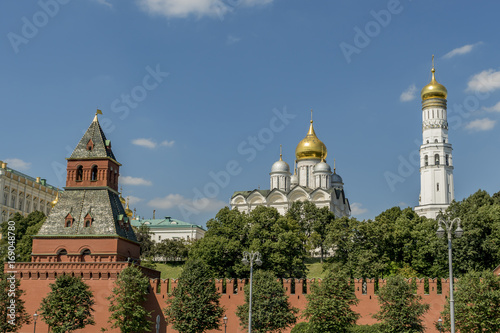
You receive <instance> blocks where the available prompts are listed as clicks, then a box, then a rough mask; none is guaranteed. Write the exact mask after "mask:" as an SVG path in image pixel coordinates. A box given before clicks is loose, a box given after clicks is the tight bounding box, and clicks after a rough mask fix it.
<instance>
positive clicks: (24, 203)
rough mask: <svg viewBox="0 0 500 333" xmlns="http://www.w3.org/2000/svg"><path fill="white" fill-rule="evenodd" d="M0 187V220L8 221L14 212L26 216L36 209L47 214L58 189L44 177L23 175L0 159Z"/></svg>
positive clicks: (55, 198)
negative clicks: (0, 191) (0, 192)
mask: <svg viewBox="0 0 500 333" xmlns="http://www.w3.org/2000/svg"><path fill="white" fill-rule="evenodd" d="M0 189H2V192H3V193H2V196H1V197H0V211H1V216H0V222H4V221H8V220H9V219H10V218H12V216H13V215H14V214H15V213H20V214H22V215H24V216H26V215H28V214H29V213H31V212H34V211H37V210H38V211H41V212H42V213H44V214H45V215H47V214H48V213H49V212H50V209H51V207H52V206H51V203H52V202H55V201H56V200H57V194H58V193H59V189H58V188H57V187H55V186H52V185H49V184H47V181H46V180H45V179H41V178H40V177H37V178H33V177H30V176H28V175H25V174H23V173H21V172H19V171H16V170H14V169H11V168H9V167H8V166H7V163H5V162H2V161H0Z"/></svg>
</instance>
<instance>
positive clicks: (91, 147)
mask: <svg viewBox="0 0 500 333" xmlns="http://www.w3.org/2000/svg"><path fill="white" fill-rule="evenodd" d="M92 149H94V142H93V141H92V139H90V140H89V142H87V150H88V151H92Z"/></svg>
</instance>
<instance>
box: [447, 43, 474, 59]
mask: <svg viewBox="0 0 500 333" xmlns="http://www.w3.org/2000/svg"><path fill="white" fill-rule="evenodd" d="M482 43H483V42H477V43H475V44H468V45H464V46H461V47H457V48H456V49H453V50H451V51H450V52H448V53H446V54H445V55H444V56H443V58H444V59H450V58H451V57H454V56H456V55H461V54H467V53H469V52H471V51H472V49H474V48H475V47H476V46H478V45H481V44H482Z"/></svg>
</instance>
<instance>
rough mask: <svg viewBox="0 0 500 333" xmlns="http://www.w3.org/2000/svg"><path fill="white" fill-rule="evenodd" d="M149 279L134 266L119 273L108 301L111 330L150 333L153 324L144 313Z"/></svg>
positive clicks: (146, 313) (128, 332)
mask: <svg viewBox="0 0 500 333" xmlns="http://www.w3.org/2000/svg"><path fill="white" fill-rule="evenodd" d="M148 288H149V278H148V277H147V276H146V275H144V274H143V273H142V272H141V270H140V269H139V268H138V267H136V266H129V267H127V268H125V269H124V270H123V271H121V272H120V274H119V276H118V279H116V281H115V286H114V288H113V294H112V295H111V296H110V297H108V299H109V301H110V306H109V312H110V313H111V316H110V317H109V322H110V323H112V326H111V327H112V328H119V329H120V331H121V332H123V333H141V332H150V331H151V327H152V324H153V322H152V321H151V320H150V319H151V313H150V312H148V311H146V309H145V307H144V304H145V302H146V300H147V295H148Z"/></svg>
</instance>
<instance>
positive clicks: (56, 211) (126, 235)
mask: <svg viewBox="0 0 500 333" xmlns="http://www.w3.org/2000/svg"><path fill="white" fill-rule="evenodd" d="M97 113H100V112H99V111H98V112H97ZM97 113H96V116H95V117H94V120H93V121H92V123H91V124H90V126H89V128H88V129H87V131H86V132H85V134H84V135H83V137H82V139H81V140H80V142H79V143H78V145H77V146H76V148H75V150H74V151H73V153H72V154H71V156H70V157H69V158H68V159H67V160H68V166H67V177H66V187H65V191H64V192H63V193H61V194H60V195H59V198H58V200H57V203H56V204H55V206H54V207H53V208H52V210H51V211H50V213H49V215H48V216H47V219H46V220H45V222H44V223H43V225H42V227H41V228H40V231H39V232H38V234H37V235H36V236H33V249H32V253H31V262H24V263H19V262H18V263H16V264H15V269H12V268H11V267H9V266H8V265H7V264H5V265H4V268H5V271H6V272H10V274H15V276H16V278H18V279H20V280H21V289H22V290H24V291H25V292H26V295H25V296H24V297H25V300H27V302H26V303H25V304H26V310H27V312H28V313H30V314H33V313H35V311H37V310H38V309H39V307H40V303H41V301H42V299H43V298H44V297H45V296H46V295H47V294H48V293H49V292H50V284H51V283H53V282H54V280H55V279H56V278H57V277H58V276H60V275H63V274H66V275H73V276H79V277H82V278H83V280H84V281H85V283H87V284H88V285H89V286H90V288H91V290H92V292H93V293H94V299H95V305H94V310H95V312H94V319H95V321H96V325H95V326H89V327H86V328H85V329H83V330H79V332H98V331H99V330H100V327H107V329H108V331H109V332H110V333H115V332H116V333H118V332H119V330H118V329H111V328H110V327H109V326H110V324H109V323H108V318H109V312H108V307H109V300H108V299H107V297H108V296H109V295H111V293H112V289H113V286H114V281H115V280H116V279H117V277H118V275H119V274H120V272H121V271H122V270H123V269H125V268H126V267H128V266H130V265H133V264H139V258H140V245H139V243H138V242H137V239H136V236H135V233H134V231H133V229H132V226H131V225H130V221H129V218H128V216H127V214H126V212H125V210H124V208H123V205H122V203H121V202H120V197H119V193H118V191H117V190H118V177H119V169H120V166H121V165H120V163H118V162H117V161H116V158H115V156H114V154H113V151H112V150H111V142H110V141H109V140H107V139H106V136H105V135H104V133H103V131H102V129H101V126H100V125H99V121H98V119H97ZM140 268H141V270H142V271H143V273H144V274H146V275H147V276H149V277H150V278H152V279H158V278H160V272H158V271H155V270H152V269H148V268H145V267H140ZM158 314H161V310H157V309H156V310H155V315H158ZM37 329H39V330H40V331H43V332H46V331H47V329H48V327H47V325H46V324H45V323H44V322H41V321H39V322H38V323H37ZM21 331H22V332H28V331H29V332H31V331H33V324H29V325H25V326H23V327H22V329H21Z"/></svg>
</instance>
